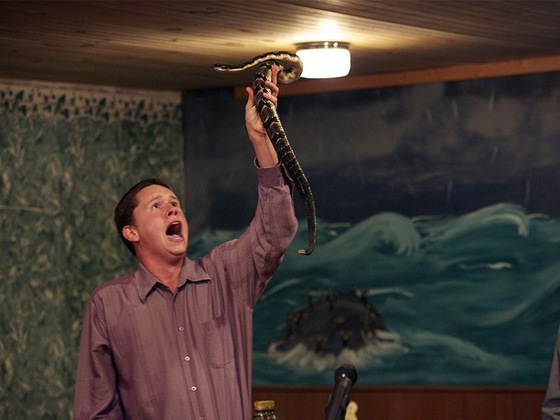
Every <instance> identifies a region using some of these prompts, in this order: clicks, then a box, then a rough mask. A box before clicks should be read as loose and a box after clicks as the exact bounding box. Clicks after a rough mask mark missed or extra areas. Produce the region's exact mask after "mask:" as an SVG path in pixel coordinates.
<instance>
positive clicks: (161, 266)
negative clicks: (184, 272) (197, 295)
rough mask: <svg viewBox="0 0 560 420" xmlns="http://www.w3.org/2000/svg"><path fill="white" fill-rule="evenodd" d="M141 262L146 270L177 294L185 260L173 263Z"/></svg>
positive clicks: (180, 259)
mask: <svg viewBox="0 0 560 420" xmlns="http://www.w3.org/2000/svg"><path fill="white" fill-rule="evenodd" d="M140 262H141V263H142V265H143V266H144V267H145V268H146V270H148V271H149V272H150V273H152V274H153V275H154V276H155V277H156V278H157V279H158V280H159V281H160V282H161V283H162V284H164V285H166V286H167V287H168V288H169V290H171V292H173V293H176V292H177V288H178V287H179V281H180V276H181V269H182V268H183V262H184V258H178V259H177V260H176V261H175V262H171V263H170V262H169V261H162V260H147V261H142V260H140Z"/></svg>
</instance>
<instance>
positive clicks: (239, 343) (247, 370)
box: [74, 168, 297, 420]
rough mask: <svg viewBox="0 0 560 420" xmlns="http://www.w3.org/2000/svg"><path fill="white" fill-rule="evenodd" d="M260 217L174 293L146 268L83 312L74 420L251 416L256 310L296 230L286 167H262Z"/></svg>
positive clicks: (104, 291)
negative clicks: (285, 177) (254, 310)
mask: <svg viewBox="0 0 560 420" xmlns="http://www.w3.org/2000/svg"><path fill="white" fill-rule="evenodd" d="M257 173H258V178H259V200H258V206H257V210H256V214H255V217H254V219H253V220H252V222H251V224H250V226H249V228H248V230H247V231H246V232H245V233H244V234H243V235H242V236H241V237H240V238H239V239H236V240H233V241H230V242H227V243H225V244H223V245H220V246H218V247H216V248H214V249H213V250H211V251H210V252H209V253H208V254H207V255H205V256H204V257H202V258H200V259H198V260H196V261H193V260H190V259H188V258H187V257H185V262H184V265H183V269H182V272H181V279H182V280H181V283H180V285H179V288H178V290H177V293H176V294H175V295H174V294H173V293H171V292H170V291H169V289H167V287H166V286H164V285H163V284H162V283H160V282H159V281H158V279H157V278H155V277H154V276H153V275H152V274H151V273H149V272H148V271H147V270H146V269H145V268H144V267H143V266H142V265H140V267H139V269H138V271H136V272H134V273H130V274H127V275H124V276H123V277H120V278H118V279H114V280H112V281H109V282H107V283H104V284H102V285H100V286H99V287H98V288H97V289H96V290H95V291H94V292H93V294H92V295H91V297H90V298H89V300H88V302H87V305H86V308H85V314H84V322H83V327H82V337H81V345H80V353H79V360H78V373H77V380H76V394H75V399H74V419H75V420H83V419H93V418H104V419H134V420H140V419H142V420H148V419H154V420H175V419H177V420H178V419H181V420H190V419H193V420H194V419H207V420H224V419H228V420H246V419H250V418H251V362H252V344H253V338H252V324H253V320H252V313H253V307H254V306H255V304H256V302H257V299H258V298H259V296H260V295H261V293H262V292H263V290H264V288H265V286H266V284H267V283H268V281H269V280H270V278H271V276H272V275H273V273H274V272H275V270H276V269H277V267H278V265H279V264H280V262H281V260H282V257H283V255H284V253H285V251H286V250H287V248H288V246H289V245H290V243H291V241H292V239H293V237H294V235H295V231H296V229H297V220H296V218H295V215H294V210H293V202H292V195H291V188H290V186H289V185H287V184H286V182H285V180H284V177H283V175H282V171H281V170H280V168H268V169H258V170H257Z"/></svg>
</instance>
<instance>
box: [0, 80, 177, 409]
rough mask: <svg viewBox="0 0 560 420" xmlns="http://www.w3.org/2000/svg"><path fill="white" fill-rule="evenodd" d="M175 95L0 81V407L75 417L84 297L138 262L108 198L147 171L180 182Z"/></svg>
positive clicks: (113, 199)
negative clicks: (117, 229) (124, 240)
mask: <svg viewBox="0 0 560 420" xmlns="http://www.w3.org/2000/svg"><path fill="white" fill-rule="evenodd" d="M179 103H180V95H179V94H178V93H175V94H173V93H168V92H144V91H128V92H125V91H116V90H111V89H105V88H87V87H84V86H71V85H54V84H44V83H20V82H16V81H7V80H4V81H0V418H2V419H65V418H71V416H70V410H71V405H72V399H73V392H74V380H75V373H76V356H77V351H78V344H79V334H80V327H81V320H82V311H83V307H84V303H85V300H86V299H87V297H88V296H89V294H90V293H91V291H92V290H93V289H94V287H95V286H96V285H97V284H99V283H101V282H103V281H106V280H109V279H110V278H113V277H115V276H116V274H118V273H123V272H125V271H129V270H130V269H131V268H133V267H135V265H136V264H135V262H134V261H133V260H132V258H131V257H130V256H128V255H127V251H126V250H125V249H124V247H123V246H122V244H121V243H120V240H119V239H118V236H117V234H116V232H115V228H114V226H113V222H112V217H113V216H112V211H113V208H114V206H115V204H116V203H117V201H118V199H119V198H120V196H121V195H122V194H123V193H124V192H125V191H126V190H127V189H128V187H130V186H131V185H132V184H134V183H135V182H137V181H138V180H140V179H142V178H144V177H147V176H159V177H162V178H166V179H168V180H169V181H170V183H171V184H172V185H175V186H176V188H177V190H178V192H181V191H182V187H183V181H182V179H183V170H182V169H183V167H182V148H183V144H182V134H181V124H180V121H181V118H180V104H179Z"/></svg>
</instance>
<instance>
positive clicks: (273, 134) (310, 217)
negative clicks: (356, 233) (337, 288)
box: [212, 51, 317, 255]
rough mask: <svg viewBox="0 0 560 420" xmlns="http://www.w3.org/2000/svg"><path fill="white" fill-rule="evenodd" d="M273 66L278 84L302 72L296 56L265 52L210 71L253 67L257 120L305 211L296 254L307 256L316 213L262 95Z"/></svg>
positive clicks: (306, 185)
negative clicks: (303, 241) (303, 237)
mask: <svg viewBox="0 0 560 420" xmlns="http://www.w3.org/2000/svg"><path fill="white" fill-rule="evenodd" d="M274 65H276V66H277V67H278V81H279V82H280V83H282V84H288V83H293V82H295V81H296V80H298V79H299V77H300V76H301V73H302V71H303V63H302V62H301V59H300V58H299V57H298V56H297V55H296V54H294V53H291V52H287V51H278V52H268V53H265V54H262V55H259V56H256V57H254V58H252V59H251V60H249V61H246V62H245V63H242V64H236V65H232V64H214V65H212V68H213V69H214V70H216V71H218V72H237V71H244V70H247V69H250V68H256V71H255V74H254V78H253V86H252V87H253V93H254V98H255V105H256V107H257V111H258V114H259V117H260V119H261V121H262V123H263V126H264V128H265V131H266V133H267V135H268V137H269V139H270V141H271V142H272V144H273V146H274V150H275V151H276V154H277V155H278V158H279V159H280V162H281V163H282V165H283V166H284V167H285V168H286V170H287V172H288V174H289V175H290V178H291V179H292V180H293V181H294V184H295V187H296V189H297V191H298V193H299V195H300V197H301V200H302V202H303V206H304V209H305V217H306V219H307V230H308V245H307V248H306V249H299V250H298V254H300V255H311V253H313V251H314V250H315V244H316V242H317V212H316V209H315V200H314V199H313V192H312V190H311V185H310V183H309V180H308V179H307V176H306V175H305V173H304V171H303V169H302V167H301V165H300V163H299V161H298V159H297V157H296V155H295V153H294V150H293V148H292V146H291V144H290V142H289V141H288V136H287V135H286V132H285V130H284V127H283V126H282V122H281V121H280V117H279V116H278V113H277V111H276V107H275V106H274V104H273V103H272V102H271V101H270V100H268V99H266V98H265V97H264V94H265V93H270V89H269V88H268V87H267V86H266V84H265V83H266V81H270V80H271V77H272V76H271V75H272V67H273V66H274Z"/></svg>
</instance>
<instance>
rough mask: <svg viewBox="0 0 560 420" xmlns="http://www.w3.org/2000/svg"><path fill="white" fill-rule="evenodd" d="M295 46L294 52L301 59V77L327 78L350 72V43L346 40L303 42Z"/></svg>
mask: <svg viewBox="0 0 560 420" xmlns="http://www.w3.org/2000/svg"><path fill="white" fill-rule="evenodd" d="M296 47H297V51H296V54H297V55H298V56H299V58H301V61H303V73H302V74H301V77H306V78H308V79H328V78H331V77H342V76H346V75H347V74H348V73H349V72H350V50H349V49H348V48H349V47H350V44H348V43H347V42H334V41H321V42H305V43H302V44H297V45H296Z"/></svg>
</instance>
